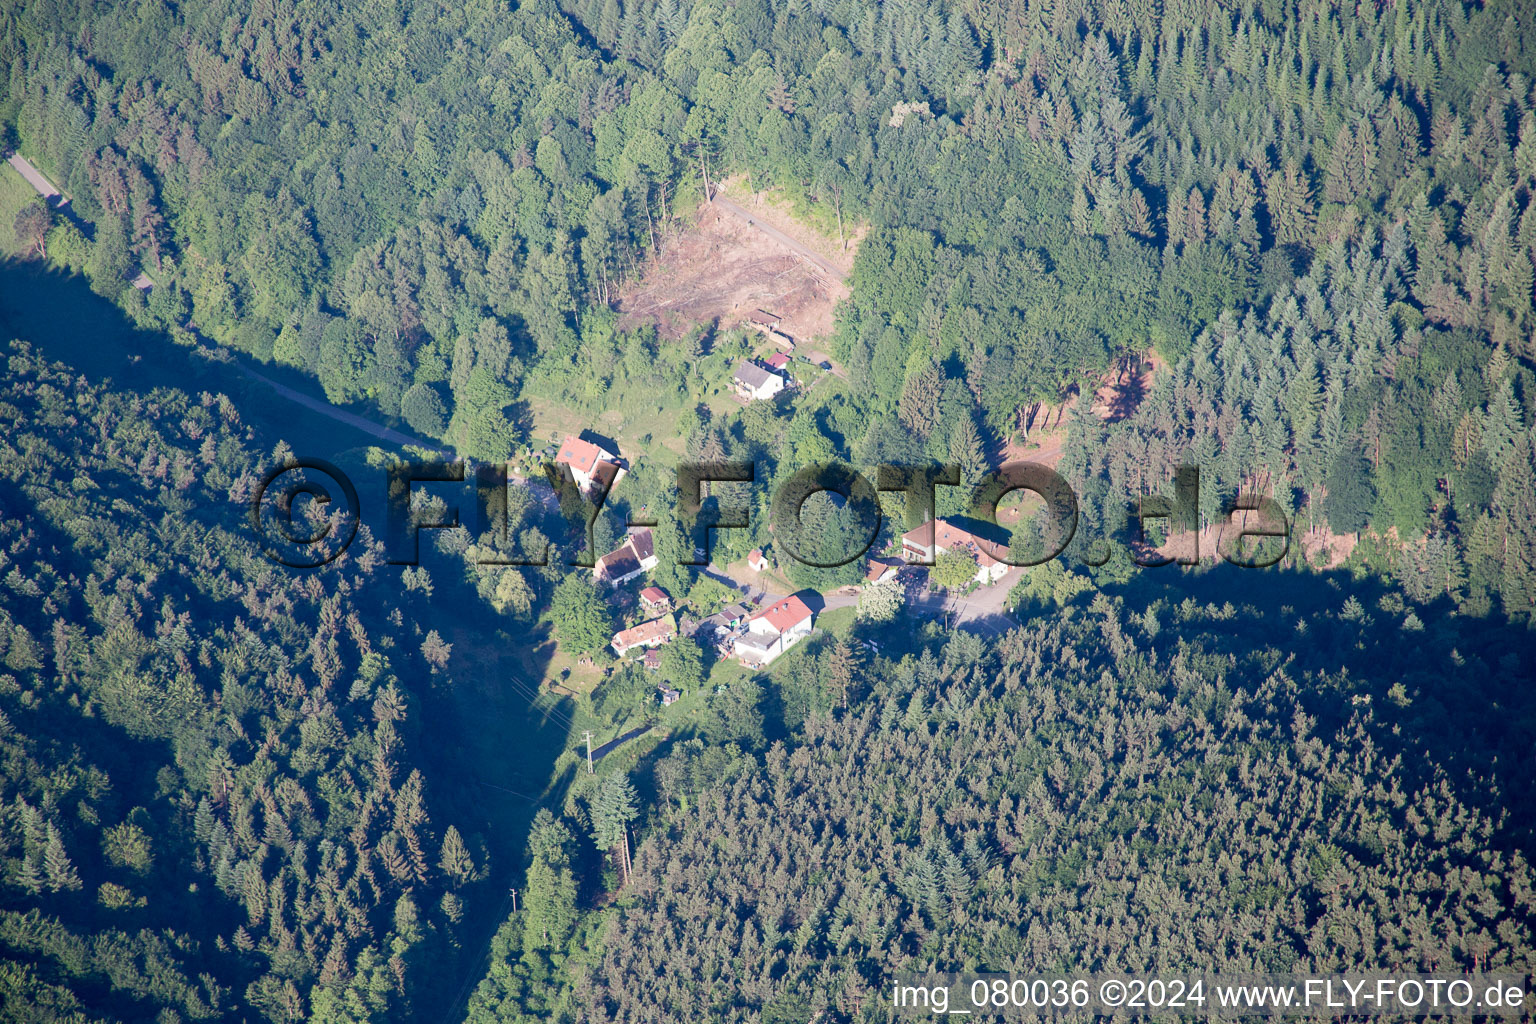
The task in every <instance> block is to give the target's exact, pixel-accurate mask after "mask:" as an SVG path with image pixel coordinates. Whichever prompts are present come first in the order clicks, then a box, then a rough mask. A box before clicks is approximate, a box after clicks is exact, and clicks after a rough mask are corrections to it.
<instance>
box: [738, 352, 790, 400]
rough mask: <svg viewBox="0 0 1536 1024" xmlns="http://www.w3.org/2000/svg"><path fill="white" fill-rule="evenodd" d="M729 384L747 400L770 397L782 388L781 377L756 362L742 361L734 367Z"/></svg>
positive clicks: (782, 380) (782, 381)
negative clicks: (733, 373)
mask: <svg viewBox="0 0 1536 1024" xmlns="http://www.w3.org/2000/svg"><path fill="white" fill-rule="evenodd" d="M731 384H732V385H734V386H735V388H736V393H737V394H738V395H740V396H741V397H742V398H744V399H746V400H747V401H749V402H751V401H757V400H760V399H764V398H772V397H773V396H774V395H776V394H778V393H779V392H780V391H783V390H784V378H783V377H780V376H779V375H778V374H776V373H769V372H768V371H767V370H765V369H763V368H762V367H761V366H758V365H757V364H756V363H747V362H743V363H742V364H741V365H740V366H738V367H736V376H734V377H732V378H731Z"/></svg>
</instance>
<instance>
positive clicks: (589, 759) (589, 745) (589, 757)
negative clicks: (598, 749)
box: [585, 729, 592, 775]
mask: <svg viewBox="0 0 1536 1024" xmlns="http://www.w3.org/2000/svg"><path fill="white" fill-rule="evenodd" d="M585 735H586V737H587V774H588V775H591V774H592V730H591V729H587V730H586V731H585Z"/></svg>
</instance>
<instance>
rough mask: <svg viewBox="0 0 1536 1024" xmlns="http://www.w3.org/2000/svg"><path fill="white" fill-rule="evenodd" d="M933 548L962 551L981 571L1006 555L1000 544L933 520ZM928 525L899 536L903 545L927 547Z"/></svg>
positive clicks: (941, 521)
mask: <svg viewBox="0 0 1536 1024" xmlns="http://www.w3.org/2000/svg"><path fill="white" fill-rule="evenodd" d="M931 528H932V530H933V542H934V547H935V548H936V549H938V550H941V551H955V550H959V551H963V552H965V553H966V554H968V555H970V556H971V557H972V558H974V559H976V564H977V565H979V566H981V567H982V568H983V569H990V568H992V567H993V566H994V565H996V564H997V563H998V562H1001V561H1002V560H1003V556H1004V555H1006V554H1007V553H1008V551H1007V549H1006V548H1004V547H1003V546H1002V545H1001V544H996V543H993V542H992V541H990V540H987V539H986V538H984V537H978V536H976V535H975V534H974V533H971V532H969V531H967V530H962V529H960V527H958V526H954V525H952V524H950V523H947V522H945V521H944V520H942V519H935V520H934V521H933V524H932V527H931ZM929 529H930V525H929V524H928V523H924V524H923V525H922V526H919V527H918V528H917V529H915V530H908V531H907V532H906V533H904V534H902V535H901V540H902V543H903V544H910V545H912V546H913V547H919V548H924V547H927V546H928V530H929Z"/></svg>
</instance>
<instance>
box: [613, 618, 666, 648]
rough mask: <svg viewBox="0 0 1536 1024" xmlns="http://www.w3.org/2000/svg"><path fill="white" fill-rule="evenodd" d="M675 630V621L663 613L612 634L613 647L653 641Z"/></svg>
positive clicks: (632, 645)
mask: <svg viewBox="0 0 1536 1024" xmlns="http://www.w3.org/2000/svg"><path fill="white" fill-rule="evenodd" d="M676 632H677V623H676V621H674V620H673V618H672V616H670V615H663V616H662V617H661V618H659V619H652V620H651V621H650V622H642V623H640V625H638V626H631V627H629V628H628V629H626V630H622V631H620V632H618V633H615V634H614V635H613V646H614V647H634V646H636V645H637V644H647V643H654V642H656V641H657V640H659V639H661V638H662V637H664V636H668V635H669V634H672V633H676Z"/></svg>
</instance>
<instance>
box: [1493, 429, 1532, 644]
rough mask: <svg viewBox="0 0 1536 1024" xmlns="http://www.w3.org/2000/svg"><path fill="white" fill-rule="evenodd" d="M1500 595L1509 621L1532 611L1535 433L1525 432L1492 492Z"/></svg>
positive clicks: (1527, 617)
mask: <svg viewBox="0 0 1536 1024" xmlns="http://www.w3.org/2000/svg"><path fill="white" fill-rule="evenodd" d="M1493 516H1494V525H1495V530H1496V533H1497V537H1498V556H1497V557H1498V560H1499V563H1500V566H1501V572H1500V587H1499V592H1500V596H1501V597H1502V599H1503V601H1504V609H1505V611H1506V612H1507V613H1508V614H1509V615H1510V616H1511V617H1512V618H1520V619H1529V618H1530V617H1531V616H1532V614H1533V612H1536V431H1526V432H1525V434H1524V436H1523V437H1521V438H1520V440H1519V441H1518V442H1517V443H1516V445H1515V446H1514V448H1513V451H1512V452H1511V454H1510V457H1509V459H1508V460H1507V461H1506V462H1505V463H1504V468H1503V471H1502V472H1501V474H1500V477H1499V483H1498V486H1497V487H1495V488H1494V491H1493Z"/></svg>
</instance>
